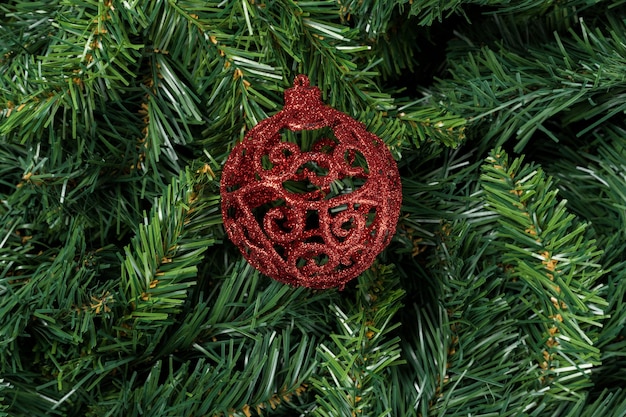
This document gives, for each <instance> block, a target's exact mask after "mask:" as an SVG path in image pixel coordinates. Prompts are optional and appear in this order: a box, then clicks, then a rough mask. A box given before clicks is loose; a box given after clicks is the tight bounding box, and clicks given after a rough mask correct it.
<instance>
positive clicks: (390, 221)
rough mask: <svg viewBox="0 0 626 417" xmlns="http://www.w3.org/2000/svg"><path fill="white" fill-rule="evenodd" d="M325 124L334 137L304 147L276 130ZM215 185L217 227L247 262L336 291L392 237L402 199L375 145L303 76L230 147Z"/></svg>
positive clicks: (395, 176) (390, 166) (386, 155)
mask: <svg viewBox="0 0 626 417" xmlns="http://www.w3.org/2000/svg"><path fill="white" fill-rule="evenodd" d="M329 128H330V129H332V134H333V135H334V136H335V137H334V138H332V137H321V138H319V139H316V140H315V141H313V143H312V144H311V145H310V146H309V149H307V150H303V149H302V148H301V146H299V145H298V144H296V143H293V142H289V141H286V139H285V138H284V135H281V131H282V132H285V131H286V130H288V131H291V132H299V131H309V130H320V129H322V132H324V131H323V129H326V130H328V132H330V130H329ZM329 136H330V135H329ZM301 145H302V144H301ZM220 191H221V195H222V216H223V219H224V227H225V228H226V231H227V233H228V236H229V237H230V239H231V240H232V241H233V243H234V244H235V245H237V247H238V248H239V249H240V251H241V253H242V254H243V256H244V257H245V258H246V259H247V260H248V262H250V264H251V265H252V266H254V267H255V268H257V269H258V270H259V271H261V272H262V273H264V274H266V275H268V276H270V277H272V278H274V279H276V280H278V281H280V282H283V283H286V284H291V285H302V286H305V287H310V288H320V289H321V288H331V287H340V288H343V287H344V286H345V284H346V283H347V282H348V281H349V280H351V279H353V278H355V277H356V276H358V275H359V274H360V273H361V272H363V271H364V270H366V269H367V268H369V266H370V265H371V264H372V262H373V261H374V258H375V257H376V256H377V255H378V254H379V253H380V252H381V251H382V250H383V249H384V248H385V246H387V244H389V241H390V240H391V238H392V236H393V235H394V233H395V229H396V224H397V222H398V216H399V214H400V204H401V201H402V189H401V184H400V175H399V173H398V167H397V166H396V163H395V161H394V160H393V157H392V156H391V153H390V152H389V150H388V149H387V147H386V146H385V144H384V143H383V141H382V140H380V139H379V138H378V137H377V136H376V135H374V134H372V133H370V132H368V131H367V130H365V126H364V125H363V124H362V123H360V122H358V121H356V120H354V119H352V118H350V117H349V116H348V115H346V114H344V113H342V112H340V111H337V110H335V109H333V108H331V107H328V106H326V105H324V103H323V102H322V100H321V94H320V90H319V89H318V88H317V87H311V86H309V79H308V78H307V77H306V76H304V75H298V76H297V77H296V78H295V80H294V86H293V88H289V89H287V90H286V91H285V106H284V108H283V110H281V111H280V112H278V113H277V114H276V115H274V116H272V117H269V118H267V119H265V120H263V121H261V122H260V123H259V124H258V125H256V126H255V127H254V128H253V129H251V130H250V131H249V132H248V134H247V135H246V137H245V138H244V140H243V142H241V143H240V144H238V145H237V146H235V148H234V149H233V151H232V152H231V154H230V156H229V158H228V161H227V162H226V165H225V166H224V170H223V172H222V181H221V190H220Z"/></svg>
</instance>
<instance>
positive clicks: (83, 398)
mask: <svg viewBox="0 0 626 417" xmlns="http://www.w3.org/2000/svg"><path fill="white" fill-rule="evenodd" d="M625 3H626V2H624V1H619V0H593V1H592V0H563V1H558V2H557V1H534V0H516V1H497V0H470V1H463V0H448V1H439V0H437V1H435V0H424V1H418V0H412V1H409V0H388V1H382V0H360V1H356V0H354V1H353V0H342V1H327V0H319V1H290V0H233V1H226V0H225V1H198V0H179V1H176V0H154V1H150V0H126V1H118V0H106V1H95V0H87V1H76V0H54V1H30V0H8V1H4V2H2V4H0V416H120V417H122V416H124V417H126V416H159V417H160V416H251V415H267V416H295V415H313V416H468V415H475V416H547V415H550V416H577V417H579V416H598V417H599V416H602V417H605V416H624V415H626V389H625V388H626V387H625V380H626V371H625V369H626V340H625V339H624V336H625V335H626V331H625V329H624V325H625V322H626V306H625V304H624V295H625V292H626V280H625V278H626V265H625V260H626V255H625V253H626V126H625V123H624V113H625V111H626V100H625V98H626V70H625V69H626V4H625ZM298 73H304V74H307V75H308V76H309V78H310V79H311V83H312V84H315V85H317V86H319V87H320V89H321V90H322V93H323V99H324V101H325V102H326V103H327V104H329V105H331V106H333V107H334V108H336V109H338V110H341V111H344V112H346V113H348V114H350V115H351V116H352V117H354V118H355V119H358V120H360V121H362V122H364V123H366V125H367V128H368V130H369V131H371V132H373V133H375V134H377V135H378V136H380V137H381V138H382V139H383V140H384V141H385V142H386V143H387V144H388V146H389V148H390V149H391V151H392V153H393V155H394V157H395V158H396V160H397V161H398V165H399V168H400V172H401V175H402V184H403V196H404V197H403V207H402V213H401V219H400V223H399V225H398V231H397V233H396V236H395V237H394V240H393V242H392V244H391V245H390V246H389V247H388V248H387V249H386V250H385V251H384V253H383V254H381V256H379V259H378V261H377V262H376V263H375V264H374V265H373V266H372V268H370V269H369V270H368V271H367V272H365V273H364V274H362V276H360V277H359V278H358V279H356V280H354V281H353V282H351V283H350V284H349V285H348V286H347V287H346V289H345V290H343V291H337V290H326V291H313V290H308V289H304V288H292V287H289V286H285V285H282V284H279V283H277V282H274V281H272V280H271V279H269V278H267V277H264V276H261V275H260V274H258V273H257V272H256V271H255V270H253V269H252V268H251V267H250V266H249V265H248V264H247V263H246V262H245V261H243V260H242V258H241V256H240V255H239V253H238V252H237V251H236V250H234V249H233V246H232V244H230V243H229V242H228V239H227V238H226V237H225V235H224V231H223V228H222V225H221V215H220V211H219V204H220V197H219V179H220V171H221V166H222V165H223V163H224V162H225V160H226V158H227V156H228V153H229V151H230V150H231V149H232V147H233V146H234V145H235V144H236V143H237V142H238V141H239V140H241V139H242V138H243V136H244V135H245V133H246V131H247V130H249V129H250V128H251V127H253V126H254V125H255V124H256V123H257V122H258V121H260V120H262V119H264V118H266V117H268V116H271V115H272V114H274V113H276V112H277V111H278V110H280V108H281V107H282V92H283V90H284V89H285V88H288V87H289V86H290V84H291V82H292V80H293V77H294V76H295V75H296V74H298Z"/></svg>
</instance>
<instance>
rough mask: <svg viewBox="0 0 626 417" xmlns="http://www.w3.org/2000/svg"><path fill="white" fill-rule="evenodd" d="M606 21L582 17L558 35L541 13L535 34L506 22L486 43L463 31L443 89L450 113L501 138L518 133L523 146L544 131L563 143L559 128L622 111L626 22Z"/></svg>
mask: <svg viewBox="0 0 626 417" xmlns="http://www.w3.org/2000/svg"><path fill="white" fill-rule="evenodd" d="M601 22H602V23H604V24H605V25H606V30H600V29H596V28H594V27H590V26H589V25H588V24H587V23H586V22H585V21H584V20H582V19H581V21H580V22H579V24H578V25H577V26H576V27H575V28H573V29H572V30H571V31H570V32H569V33H563V34H560V33H558V32H554V34H552V33H551V32H550V31H549V29H550V28H549V25H550V24H549V23H546V21H541V20H539V21H537V20H535V21H534V22H533V25H534V26H537V27H536V28H535V29H534V30H533V32H532V34H528V35H523V32H522V31H521V30H519V31H516V30H513V29H511V27H513V28H515V27H516V26H515V25H505V24H501V25H499V26H498V27H500V28H502V32H499V33H493V34H491V36H492V43H488V44H487V46H484V47H481V48H478V47H476V46H475V45H474V43H473V41H472V40H471V38H470V37H462V39H463V40H464V41H463V42H460V41H457V42H455V43H454V44H453V46H452V49H451V53H450V54H449V56H450V58H451V61H450V64H451V65H450V75H451V78H450V79H446V80H442V81H441V82H440V83H439V86H438V87H439V88H438V89H437V90H439V91H440V92H441V94H442V98H444V99H445V100H446V103H455V104H453V105H451V106H449V107H448V108H449V109H450V111H451V112H453V113H455V114H464V115H467V116H469V117H470V123H472V125H477V124H478V125H481V126H483V127H484V130H485V140H491V139H493V140H495V141H496V144H498V145H501V144H503V143H504V142H505V141H507V140H509V139H510V138H513V137H514V138H516V139H517V143H516V145H515V150H516V151H517V152H520V151H521V150H523V149H524V146H525V145H526V144H527V143H528V141H529V140H530V139H531V138H532V137H533V135H534V134H535V133H539V132H541V133H542V134H545V135H547V136H548V137H549V138H551V139H553V140H555V141H557V142H558V140H559V137H560V135H561V134H560V129H561V128H562V127H563V126H567V125H568V124H570V123H571V122H572V121H575V120H594V121H595V123H590V124H589V125H588V126H591V127H590V128H593V127H595V126H596V125H597V124H598V123H602V122H603V121H606V120H608V119H611V118H613V117H614V116H616V115H617V114H619V113H620V112H621V111H623V106H622V101H619V99H618V100H617V101H616V100H615V98H616V97H617V98H619V97H620V96H621V94H622V93H621V92H622V90H623V88H624V85H623V80H622V77H621V67H622V66H623V61H624V48H623V45H622V44H623V41H624V39H620V38H619V37H615V36H616V35H614V34H616V33H624V27H623V22H621V21H618V20H617V19H613V18H610V17H607V18H604V19H603V20H601ZM516 24H519V22H518V23H516ZM504 28H506V29H504ZM482 33H484V31H481V34H482ZM481 42H482V43H483V44H484V39H482V40H481ZM468 50H469V51H470V52H469V54H468ZM546 56H547V57H550V59H545V57H546ZM452 58H454V59H452ZM594 68H602V71H599V72H598V71H596V70H595V69H594ZM608 90H610V91H611V93H610V94H606V91H608ZM589 100H592V101H593V103H594V104H593V105H589V104H588V103H589ZM588 130H589V128H586V129H581V130H580V131H579V132H577V133H579V134H583V133H585V132H586V131H588Z"/></svg>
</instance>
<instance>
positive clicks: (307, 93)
mask: <svg viewBox="0 0 626 417" xmlns="http://www.w3.org/2000/svg"><path fill="white" fill-rule="evenodd" d="M323 105H324V103H322V92H321V91H320V89H319V88H317V87H311V83H310V81H309V78H308V77H307V76H306V75H304V74H299V75H296V77H295V78H294V79H293V87H292V88H288V89H287V90H285V109H287V108H293V109H298V110H303V109H311V108H315V107H320V106H323Z"/></svg>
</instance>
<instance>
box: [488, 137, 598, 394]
mask: <svg viewBox="0 0 626 417" xmlns="http://www.w3.org/2000/svg"><path fill="white" fill-rule="evenodd" d="M487 162H488V164H489V165H485V167H484V173H483V176H482V181H483V188H484V190H485V192H486V197H487V200H488V201H489V205H490V207H491V209H492V210H494V211H495V212H497V213H499V214H500V216H501V220H500V226H499V227H498V230H497V233H498V234H497V237H496V239H495V241H494V243H495V244H497V245H498V246H500V247H501V248H502V250H503V251H504V252H503V257H502V262H504V263H505V264H506V265H509V268H510V269H511V271H510V273H511V277H512V278H513V279H519V280H520V282H519V291H520V296H521V298H522V300H524V303H527V306H528V308H529V309H530V311H532V313H533V315H534V316H535V318H533V319H532V320H531V323H532V322H535V323H534V324H532V325H531V326H537V327H534V328H533V327H531V328H529V331H530V337H531V338H532V339H533V340H532V342H531V343H532V345H531V346H532V347H533V349H534V350H535V352H536V353H535V355H536V356H535V360H536V361H537V362H538V364H539V367H540V369H541V371H540V374H541V377H540V381H541V383H542V385H543V386H546V387H550V390H549V391H548V393H549V394H550V395H559V396H560V397H561V398H564V399H565V398H571V397H574V398H575V397H576V394H575V393H574V392H573V391H570V389H568V390H564V389H563V388H562V386H563V385H562V382H561V381H568V384H569V386H570V387H571V386H572V384H573V381H576V382H577V384H576V385H577V386H579V387H580V389H583V388H586V387H589V386H590V380H589V373H590V372H591V369H592V368H593V367H594V366H597V365H599V363H600V352H599V350H598V348H596V347H595V346H594V345H595V343H596V342H597V339H598V333H599V330H600V327H601V325H602V324H601V321H603V319H605V318H606V316H605V314H604V311H603V309H604V308H606V306H607V302H606V300H604V298H603V294H604V293H605V291H606V290H605V288H604V286H603V285H602V284H597V283H596V281H597V280H598V279H599V278H600V277H601V276H602V274H603V271H602V269H601V268H600V265H599V264H598V261H599V255H600V254H601V251H599V250H598V249H597V248H596V247H595V245H594V241H593V240H589V238H588V236H585V233H584V231H585V227H586V226H585V224H579V223H577V222H576V221H575V218H574V216H573V215H571V214H568V213H567V211H566V208H565V205H564V203H563V202H559V201H558V200H557V199H556V190H555V189H554V186H553V184H552V180H551V179H550V178H546V177H545V176H544V175H543V172H542V170H541V169H540V168H536V167H533V166H532V165H526V166H522V161H521V159H515V160H513V161H511V162H509V159H508V156H507V155H506V154H505V153H504V151H502V150H500V149H497V150H495V151H494V152H492V154H491V155H490V156H489V157H488V158H487ZM516 286H517V284H516ZM539 352H542V355H543V358H542V357H541V356H540V355H539ZM561 391H563V392H561Z"/></svg>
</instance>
